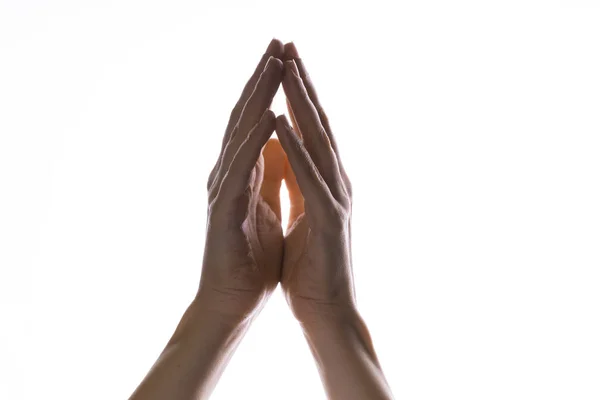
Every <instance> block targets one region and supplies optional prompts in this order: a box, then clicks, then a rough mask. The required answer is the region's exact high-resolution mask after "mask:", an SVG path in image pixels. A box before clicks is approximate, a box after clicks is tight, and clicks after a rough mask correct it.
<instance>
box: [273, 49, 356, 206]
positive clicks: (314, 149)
mask: <svg viewBox="0 0 600 400" xmlns="http://www.w3.org/2000/svg"><path fill="white" fill-rule="evenodd" d="M283 89H284V91H285V94H286V96H287V98H288V99H289V102H290V105H291V108H292V111H293V115H294V116H295V118H296V121H297V123H298V126H299V128H300V132H301V133H302V140H303V143H304V144H305V146H306V149H307V151H308V153H309V154H310V156H311V158H312V160H313V161H314V163H315V165H316V166H317V168H318V170H319V172H320V173H321V175H322V176H323V179H324V180H325V182H326V183H327V185H328V186H329V189H330V190H331V194H332V195H333V196H334V197H335V198H336V199H337V200H338V201H342V200H343V199H344V198H345V197H346V193H345V190H344V184H343V180H342V177H341V175H340V171H339V168H338V166H337V159H336V157H335V153H334V151H333V149H332V147H331V144H330V142H329V138H328V137H327V133H326V132H325V129H324V127H323V125H322V124H321V121H320V118H319V115H318V113H317V111H316V109H315V107H314V105H313V104H312V102H311V100H310V98H309V97H308V93H307V92H306V88H305V87H304V84H303V83H302V79H301V78H300V76H299V72H298V69H297V67H296V64H295V63H294V61H293V60H290V61H286V62H285V72H284V78H283Z"/></svg>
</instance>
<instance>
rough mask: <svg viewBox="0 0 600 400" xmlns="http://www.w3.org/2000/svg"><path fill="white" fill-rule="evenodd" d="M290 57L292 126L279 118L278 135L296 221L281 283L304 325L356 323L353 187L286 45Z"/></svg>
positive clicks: (302, 70) (286, 79)
mask: <svg viewBox="0 0 600 400" xmlns="http://www.w3.org/2000/svg"><path fill="white" fill-rule="evenodd" d="M285 57H286V58H288V60H287V61H285V69H284V79H283V88H284V91H285V94H286V96H287V99H288V107H289V111H290V116H291V118H292V122H293V123H294V128H292V127H291V126H290V124H289V123H288V121H287V120H286V118H285V117H284V116H280V117H278V118H277V123H276V131H277V136H278V137H279V141H280V142H281V145H282V146H283V149H284V150H285V152H286V154H287V158H288V159H289V165H291V169H290V168H287V169H286V173H285V181H286V185H287V186H288V191H289V193H290V204H291V214H292V215H291V216H290V225H289V229H288V232H287V234H286V237H285V243H284V261H283V269H282V277H281V285H282V288H283V290H284V293H285V294H286V298H287V301H288V303H289V304H290V307H291V308H292V311H293V312H294V314H295V316H296V318H297V319H298V320H299V321H301V322H302V323H304V324H314V323H319V322H322V321H328V320H331V319H338V318H344V317H347V316H349V315H350V316H352V318H354V316H355V313H356V310H355V300H354V284H353V275H352V260H351V248H350V216H351V206H352V193H351V187H350V182H349V180H348V177H347V175H346V173H345V171H344V168H343V166H342V163H341V160H340V157H339V152H338V150H337V145H336V143H335V139H334V137H333V134H332V132H331V129H330V127H329V123H328V120H327V117H326V115H325V112H324V111H323V109H322V107H321V105H320V103H319V100H318V98H317V95H316V92H315V90H314V87H313V85H312V83H311V81H310V79H309V77H308V75H307V73H306V69H305V67H304V64H303V62H302V60H301V59H300V58H299V56H298V53H297V51H296V49H295V47H294V46H293V45H292V44H287V45H286V47H285ZM292 170H293V172H292ZM302 211H304V213H302Z"/></svg>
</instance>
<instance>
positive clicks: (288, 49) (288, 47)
mask: <svg viewBox="0 0 600 400" xmlns="http://www.w3.org/2000/svg"><path fill="white" fill-rule="evenodd" d="M283 58H284V59H285V60H291V59H294V58H300V55H299V54H298V49H297V48H296V45H295V44H294V42H289V43H286V44H285V45H284V46H283Z"/></svg>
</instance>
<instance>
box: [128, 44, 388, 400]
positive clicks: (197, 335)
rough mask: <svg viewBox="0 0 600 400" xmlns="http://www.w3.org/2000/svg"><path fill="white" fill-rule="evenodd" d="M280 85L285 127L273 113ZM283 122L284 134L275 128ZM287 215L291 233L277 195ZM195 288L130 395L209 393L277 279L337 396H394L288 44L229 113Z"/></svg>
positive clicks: (331, 168) (310, 102) (343, 194)
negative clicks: (285, 199) (359, 294)
mask: <svg viewBox="0 0 600 400" xmlns="http://www.w3.org/2000/svg"><path fill="white" fill-rule="evenodd" d="M280 84H282V85H283V89H284V91H285V94H286V97H287V100H288V109H289V112H290V116H291V119H292V124H293V126H292V125H290V124H289V123H288V121H287V119H286V118H285V116H279V117H277V118H275V115H274V114H273V112H272V111H270V110H269V107H270V104H271V102H272V99H273V96H274V95H275V93H276V91H277V89H278V87H279V85H280ZM274 130H275V131H276V134H277V137H278V139H271V140H269V137H270V136H271V134H272V133H273V131H274ZM282 182H285V184H286V186H287V188H288V192H289V194H290V218H289V224H288V229H287V231H286V234H285V237H284V234H283V230H282V227H281V205H280V198H279V192H280V188H281V184H282ZM207 186H208V198H209V207H208V219H207V220H208V223H207V233H206V244H205V254H204V260H203V266H202V274H201V280H200V285H199V289H198V293H197V295H196V297H195V299H194V300H193V301H192V303H191V305H190V306H189V308H188V309H187V311H186V312H185V314H184V316H183V317H182V319H181V322H180V324H179V326H178V327H177V329H176V331H175V333H174V334H173V336H172V338H171V340H170V341H169V343H168V344H167V346H166V347H165V349H164V350H163V352H162V354H161V355H160V356H159V358H158V360H157V361H156V363H155V365H154V366H153V367H152V369H151V370H150V372H148V374H147V375H146V377H145V378H144V380H143V381H142V383H141V384H140V385H139V386H138V388H137V389H136V391H135V392H134V393H133V394H132V396H131V397H130V399H131V400H154V399H157V400H158V399H167V398H168V399H173V400H179V399H181V400H184V399H185V400H187V399H190V400H191V399H194V400H197V399H207V398H209V396H210V394H211V393H212V390H213V389H214V386H215V385H216V383H217V381H218V379H219V377H220V376H221V374H222V372H223V370H224V368H225V366H226V365H227V363H228V361H229V359H230V358H231V356H232V354H233V352H234V351H235V349H236V347H237V345H238V344H239V342H240V341H241V339H242V338H243V336H244V334H245V332H246V331H247V329H248V327H249V326H250V324H251V322H252V320H253V319H254V318H255V317H256V316H257V315H258V313H259V312H260V310H261V309H262V307H263V306H264V304H265V302H266V301H267V299H268V298H269V296H270V295H271V293H272V292H273V290H274V289H275V288H276V287H277V284H278V283H281V286H282V289H283V291H284V293H285V295H286V299H287V301H288V303H289V305H290V308H291V310H292V312H293V314H294V315H295V317H296V318H297V319H298V321H299V322H300V325H301V327H302V329H303V331H304V334H305V337H306V338H307V340H308V343H309V345H310V348H311V351H312V353H313V355H314V357H315V361H316V363H317V365H318V367H319V373H320V374H321V379H322V381H323V384H324V386H325V390H326V392H327V394H328V397H329V398H330V399H392V398H393V397H392V394H391V392H390V390H389V387H388V385H387V383H386V381H385V378H384V377H383V373H382V371H381V368H380V366H379V363H378V361H377V357H376V355H375V351H374V349H373V345H372V343H371V339H370V336H369V332H368V330H367V328H366V325H365V324H364V322H363V320H362V319H361V317H360V315H359V313H358V311H357V309H356V303H355V297H354V284H353V275H352V262H351V260H352V259H351V249H350V242H351V240H350V217H351V208H352V190H351V186H350V182H349V180H348V177H347V174H346V172H345V171H344V168H343V166H342V163H341V159H340V156H339V151H338V148H337V145H336V144H335V139H334V137H333V134H332V133H331V129H330V127H329V123H328V121H327V117H326V115H325V113H324V111H323V109H322V107H321V105H320V103H319V101H318V98H317V96H316V91H315V89H314V86H313V85H312V83H311V81H310V79H309V77H308V74H307V73H306V68H305V67H304V64H303V62H302V60H301V59H300V57H299V55H298V51H297V50H296V48H295V46H294V45H293V44H291V43H288V44H286V45H285V46H284V45H283V44H282V43H281V42H280V41H278V40H275V39H274V40H273V41H272V42H271V44H270V45H269V47H268V49H267V51H266V52H265V54H264V55H263V57H262V59H261V61H260V62H259V64H258V66H257V68H256V71H255V72H254V74H253V75H252V77H251V78H250V80H249V81H248V83H247V85H246V87H245V88H244V90H243V92H242V95H241V96H240V99H239V100H238V103H237V104H236V106H235V107H234V109H233V111H232V112H231V118H230V121H229V123H228V126H227V128H226V131H225V135H224V138H223V145H222V148H221V153H220V155H219V158H218V160H217V162H216V165H215V167H214V168H213V170H212V172H211V174H210V176H209V179H208V185H207Z"/></svg>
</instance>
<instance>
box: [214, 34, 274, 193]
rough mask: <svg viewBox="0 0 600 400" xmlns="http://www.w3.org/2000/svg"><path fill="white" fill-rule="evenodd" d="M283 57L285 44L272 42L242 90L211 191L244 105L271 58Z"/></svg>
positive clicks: (230, 120)
mask: <svg viewBox="0 0 600 400" xmlns="http://www.w3.org/2000/svg"><path fill="white" fill-rule="evenodd" d="M282 55H283V43H281V41H280V40H277V39H273V40H271V43H269V46H268V47H267V50H266V51H265V53H264V54H263V56H262V57H261V59H260V61H259V63H258V65H257V66H256V69H255V70H254V73H253V74H252V76H251V77H250V79H249V80H248V82H246V85H245V86H244V89H243V90H242V94H241V95H240V98H239V99H238V101H237V103H236V104H235V107H233V109H232V110H231V114H230V116H229V122H228V123H227V128H226V129H225V135H224V136H223V142H222V144H221V153H220V154H219V158H218V160H217V163H216V165H215V167H214V168H213V170H212V171H211V173H210V175H209V179H208V182H209V189H210V185H211V183H212V181H213V179H214V177H215V175H216V173H217V171H218V169H219V167H220V164H221V158H222V155H223V151H224V150H225V146H226V145H227V143H228V142H229V137H230V136H231V133H232V131H233V128H234V127H235V125H236V124H237V123H238V121H239V119H240V115H241V114H242V110H243V108H244V105H245V104H246V102H247V101H248V99H249V98H250V95H251V94H252V92H253V91H254V88H255V87H256V83H257V82H258V79H259V78H260V75H261V73H262V72H263V71H264V69H265V66H266V65H267V62H268V61H269V58H270V57H276V58H281V57H282Z"/></svg>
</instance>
